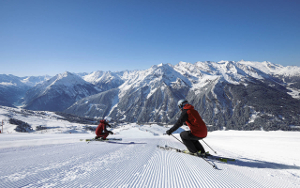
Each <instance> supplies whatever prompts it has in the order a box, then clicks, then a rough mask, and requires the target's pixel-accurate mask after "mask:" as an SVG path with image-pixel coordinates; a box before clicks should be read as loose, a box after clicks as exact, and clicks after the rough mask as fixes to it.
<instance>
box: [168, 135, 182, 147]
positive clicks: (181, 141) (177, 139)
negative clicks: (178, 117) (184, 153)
mask: <svg viewBox="0 0 300 188" xmlns="http://www.w3.org/2000/svg"><path fill="white" fill-rule="evenodd" d="M171 135H172V134H171ZM172 136H173V137H174V138H176V137H175V136H174V135H172ZM176 140H178V141H179V142H181V143H182V144H183V145H184V143H183V142H182V141H181V140H179V139H178V138H176Z"/></svg>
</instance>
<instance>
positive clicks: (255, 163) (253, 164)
mask: <svg viewBox="0 0 300 188" xmlns="http://www.w3.org/2000/svg"><path fill="white" fill-rule="evenodd" d="M242 159H244V160H239V159H236V160H235V161H232V162H231V161H229V162H228V163H229V164H232V165H236V166H244V167H250V168H270V169H297V170H299V169H300V166H295V165H287V164H280V163H275V162H268V161H260V160H251V159H247V158H242Z"/></svg>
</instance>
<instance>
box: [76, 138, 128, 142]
mask: <svg viewBox="0 0 300 188" xmlns="http://www.w3.org/2000/svg"><path fill="white" fill-rule="evenodd" d="M112 140H113V141H121V140H122V138H107V139H105V140H102V139H95V138H92V139H80V141H86V142H91V141H100V142H105V141H112Z"/></svg>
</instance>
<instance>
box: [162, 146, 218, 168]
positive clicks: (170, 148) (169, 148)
mask: <svg viewBox="0 0 300 188" xmlns="http://www.w3.org/2000/svg"><path fill="white" fill-rule="evenodd" d="M157 147H158V148H160V149H163V150H174V151H176V152H179V153H185V154H189V155H192V156H196V157H200V156H198V155H197V154H195V153H191V152H186V150H181V149H178V148H173V147H170V146H167V145H165V147H163V146H160V145H157ZM200 158H201V159H203V160H204V161H205V162H207V163H208V164H210V165H211V166H212V167H214V169H218V167H217V166H216V165H215V164H214V163H213V162H211V161H208V160H207V159H206V158H205V157H200Z"/></svg>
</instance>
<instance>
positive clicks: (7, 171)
mask: <svg viewBox="0 0 300 188" xmlns="http://www.w3.org/2000/svg"><path fill="white" fill-rule="evenodd" d="M165 130H166V128H164V127H160V126H158V125H152V126H150V125H143V126H139V125H136V124H128V125H124V126H122V127H120V128H118V129H114V130H113V132H114V133H115V135H111V136H110V137H114V138H123V140H122V141H107V142H90V143H87V142H82V141H79V139H80V138H92V137H93V136H94V135H93V134H92V133H90V134H88V132H87V133H86V134H78V133H77V134H61V133H60V132H52V133H48V134H37V132H36V133H23V134H21V133H13V134H1V135H0V160H1V165H0V187H101V188H102V187H113V188H115V187H138V188H140V187H147V188H148V187H163V188H165V187H172V188H174V187H217V188H220V187H226V188H228V187H236V188H241V187H272V188H274V187H279V188H282V187H299V186H300V172H299V170H300V158H299V157H300V155H299V154H300V152H299V150H298V149H297V147H298V143H299V141H300V133H299V132H281V131H280V132H260V131H254V132H246V131H244V132H243V131H217V132H212V133H209V135H208V137H207V138H206V139H205V141H206V142H207V143H208V144H209V145H210V146H211V147H212V148H213V149H215V150H216V151H217V152H218V154H219V155H223V156H227V157H234V158H236V159H237V160H236V162H230V163H222V162H218V161H214V163H215V164H216V165H217V166H218V168H219V170H216V169H214V168H212V166H210V165H209V164H207V163H206V162H205V161H204V160H203V159H201V158H198V157H194V156H190V155H186V154H182V153H177V152H174V151H165V150H161V149H158V148H157V147H156V146H157V145H158V144H159V145H162V146H164V145H170V146H174V147H178V148H181V149H185V147H184V146H183V145H182V144H181V143H180V142H178V141H177V140H176V139H174V138H173V137H171V136H165V135H162V134H163V133H164V132H165ZM175 135H176V136H177V137H178V138H179V134H178V133H176V134H175ZM202 143H203V142H202ZM204 147H205V148H206V149H207V150H209V148H208V147H207V146H206V145H204ZM210 152H211V153H213V152H212V151H210Z"/></svg>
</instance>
